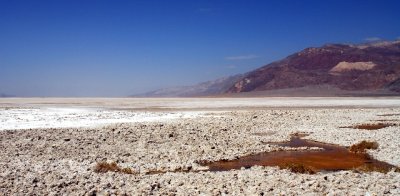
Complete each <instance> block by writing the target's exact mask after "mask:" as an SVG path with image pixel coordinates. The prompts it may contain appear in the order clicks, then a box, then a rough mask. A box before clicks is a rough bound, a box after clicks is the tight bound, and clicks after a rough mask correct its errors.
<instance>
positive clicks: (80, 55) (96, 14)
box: [0, 0, 400, 96]
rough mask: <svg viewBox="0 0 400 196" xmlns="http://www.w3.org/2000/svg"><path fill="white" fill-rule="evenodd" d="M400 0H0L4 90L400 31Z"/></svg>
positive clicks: (218, 67) (117, 91) (211, 73)
mask: <svg viewBox="0 0 400 196" xmlns="http://www.w3.org/2000/svg"><path fill="white" fill-rule="evenodd" d="M399 7H400V1H388V0H386V1H382V0H376V1H367V0H359V1H340V0H335V1H330V0H327V1H319V0H303V1H295V0H276V1H272V0H271V1H267V0H265V1H264V0H263V1H261V0H260V1H256V0H236V1H235V0H225V1H223V0H209V1H201V0H193V1H192V0H190V1H183V0H182V1H177V0H168V1H165V0H159V1H155V0H142V1H133V0H132V1H122V0H116V1H111V0H109V1H101V0H90V1H89V0H80V1H73V0H65V1H62V0H54V1H41V0H35V1H31V0H29V1H28V0H27V1H21V0H0V93H7V94H13V95H17V96H126V95H130V94H135V93H140V92H145V91H148V90H154V89H158V88H163V87H171V86H179V85H190V84H195V83H198V82H202V81H207V80H211V79H215V78H218V77H222V76H228V75H233V74H237V73H244V72H247V71H250V70H252V69H255V68H257V67H260V66H262V65H265V64H268V63H270V62H272V61H275V60H279V59H281V58H284V57H286V56H288V55H289V54H291V53H293V52H296V51H298V50H301V49H304V48H306V47H310V46H321V45H323V44H325V43H360V42H365V41H367V40H377V39H384V40H395V39H398V38H399V37H400V22H399V19H400V11H399Z"/></svg>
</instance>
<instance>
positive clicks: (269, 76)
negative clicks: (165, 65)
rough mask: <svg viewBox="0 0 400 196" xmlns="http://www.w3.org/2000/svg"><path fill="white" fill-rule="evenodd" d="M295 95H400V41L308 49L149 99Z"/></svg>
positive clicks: (157, 93)
mask: <svg viewBox="0 0 400 196" xmlns="http://www.w3.org/2000/svg"><path fill="white" fill-rule="evenodd" d="M315 87H316V88H315ZM282 89H284V90H282ZM290 89H294V90H293V91H292V92H298V89H307V94H309V95H313V92H315V94H316V95H320V94H330V95H335V93H336V92H340V93H348V94H351V93H352V92H362V93H363V94H368V92H371V94H374V93H377V92H378V93H379V94H380V93H381V92H384V94H399V95H400V41H383V42H374V43H365V44H359V45H354V44H326V45H324V46H322V47H311V48H306V49H304V50H302V51H300V52H297V53H294V54H292V55H290V56H288V57H286V58H284V59H282V60H279V61H275V62H272V63H270V64H267V65H265V66H262V67H260V68H258V69H255V70H253V71H250V72H248V73H245V74H242V75H236V76H231V77H226V78H221V79H217V80H215V81H208V82H204V83H201V84H198V85H194V86H186V87H179V88H169V89H161V90H157V91H152V92H149V93H146V94H144V96H150V97H151V96H158V97H162V96H178V97H185V96H209V95H221V94H222V95H226V96H229V95H233V96H234V95H235V94H237V93H250V94H251V93H253V92H264V95H267V96H268V95H269V94H271V93H272V92H280V93H282V92H285V93H287V94H288V95H291V93H290V92H291V90H290ZM313 89H315V91H313ZM277 90H278V91H277ZM317 91H318V92H317ZM323 91H326V92H323ZM334 91H335V92H334ZM253 94H254V93H253ZM257 94H259V95H261V94H262V93H261V94H260V93H257ZM294 95H295V94H294Z"/></svg>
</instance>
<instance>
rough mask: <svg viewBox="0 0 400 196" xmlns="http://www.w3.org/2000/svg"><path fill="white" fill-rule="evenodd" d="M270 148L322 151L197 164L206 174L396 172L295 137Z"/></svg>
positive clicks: (339, 148) (340, 149)
mask: <svg viewBox="0 0 400 196" xmlns="http://www.w3.org/2000/svg"><path fill="white" fill-rule="evenodd" d="M272 144H276V145H279V146H286V147H319V148H323V150H320V151H310V150H307V151H304V150H303V151H274V152H265V153H259V154H254V155H249V156H244V157H240V158H238V159H235V160H229V161H226V160H222V161H215V162H200V164H201V165H203V166H207V167H209V171H228V170H232V169H241V168H243V167H244V168H250V167H252V166H255V165H259V166H279V167H280V168H283V169H287V168H288V167H286V166H287V165H294V166H296V168H299V166H301V168H303V169H304V171H306V173H314V171H315V172H318V171H338V170H352V169H357V168H361V167H364V168H372V169H374V168H375V169H374V171H380V172H382V171H383V172H388V171H390V170H391V169H392V168H396V167H395V166H393V165H390V164H388V163H385V162H381V161H378V160H375V159H373V158H372V157H370V156H369V155H368V154H366V153H351V152H350V151H349V150H348V149H347V148H346V147H342V146H338V145H332V144H324V143H320V142H314V141H309V140H305V139H301V138H300V137H298V136H293V137H292V139H291V140H290V141H289V142H282V143H272ZM285 165H286V166H285ZM289 168H290V167H289ZM309 168H312V170H309ZM303 169H302V170H303ZM310 171H313V172H310Z"/></svg>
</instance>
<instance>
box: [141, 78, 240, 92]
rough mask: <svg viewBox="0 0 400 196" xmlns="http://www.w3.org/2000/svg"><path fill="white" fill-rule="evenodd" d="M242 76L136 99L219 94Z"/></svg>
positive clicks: (178, 88) (182, 87)
mask: <svg viewBox="0 0 400 196" xmlns="http://www.w3.org/2000/svg"><path fill="white" fill-rule="evenodd" d="M242 77H243V75H234V76H229V77H223V78H219V79H216V80H212V81H207V82H203V83H200V84H196V85H192V86H178V87H171V88H164V89H159V90H155V91H150V92H147V93H144V94H139V95H135V96H136V97H193V96H207V95H215V94H220V93H221V92H225V91H227V90H228V89H229V88H230V87H231V86H232V85H233V84H235V82H236V81H238V80H239V79H241V78H242Z"/></svg>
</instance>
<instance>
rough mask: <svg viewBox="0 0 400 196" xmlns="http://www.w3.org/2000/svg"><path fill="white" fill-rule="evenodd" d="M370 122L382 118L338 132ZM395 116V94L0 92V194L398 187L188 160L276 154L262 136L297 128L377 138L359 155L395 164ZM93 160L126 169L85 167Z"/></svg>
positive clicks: (324, 138) (345, 139) (317, 191)
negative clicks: (220, 168) (29, 95)
mask: <svg viewBox="0 0 400 196" xmlns="http://www.w3.org/2000/svg"><path fill="white" fill-rule="evenodd" d="M377 123H389V124H391V125H392V126H389V127H386V128H382V129H378V130H360V129H353V128H349V127H350V126H354V125H359V124H377ZM399 124H400V99H399V98H396V97H391V98H234V99H230V98H203V99H201V98H193V99H189V98H188V99H178V98H176V99H175V98H170V99H92V98H88V99H83V98H82V99H66V98H57V99H22V98H21V99H17V98H7V99H0V157H1V160H0V178H1V180H0V195H27V194H39V195H42V194H44V195H56V194H57V195H58V194H65V195H92V194H117V195H119V194H127V195H149V194H156V195H166V194H171V195H173V194H177V195H197V194H205V195H221V194H228V195H271V194H281V195H298V194H313V195H325V194H329V195H349V194H350V195H367V194H370V195H383V194H389V195H399V194H400V173H398V172H394V171H391V172H388V173H386V174H385V173H378V172H366V173H363V172H361V173H360V172H357V171H352V170H350V171H337V172H319V173H317V174H314V175H311V174H297V173H291V172H290V171H288V170H280V169H279V168H278V167H261V166H254V167H252V168H249V169H244V168H243V169H241V170H232V171H225V172H208V171H203V170H205V169H207V168H205V167H203V166H201V165H199V164H198V163H199V162H201V161H215V160H222V159H226V160H231V159H236V158H238V157H241V156H244V155H249V154H254V153H258V152H268V151H276V150H286V149H285V148H284V147H279V146H277V145H273V144H266V143H267V142H279V141H287V140H289V139H290V135H291V134H293V133H299V132H300V133H308V134H309V135H308V136H306V137H305V138H306V139H310V140H315V141H320V142H325V143H332V144H338V145H344V146H350V145H352V144H355V143H357V142H360V141H362V140H369V141H376V142H377V143H378V144H379V147H378V149H376V150H368V153H369V154H370V155H372V156H373V157H374V158H376V159H378V160H381V161H385V162H388V163H390V164H393V165H395V166H400V141H399V138H400V137H399V136H400V132H399V131H400V127H399ZM343 127H348V128H343ZM103 161H107V162H109V163H111V162H116V163H117V164H118V166H120V167H121V168H130V169H131V170H132V171H133V172H134V174H125V173H120V172H107V173H97V172H95V167H96V164H97V163H99V162H103ZM179 170H185V171H186V170H188V171H187V172H177V171H179Z"/></svg>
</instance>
